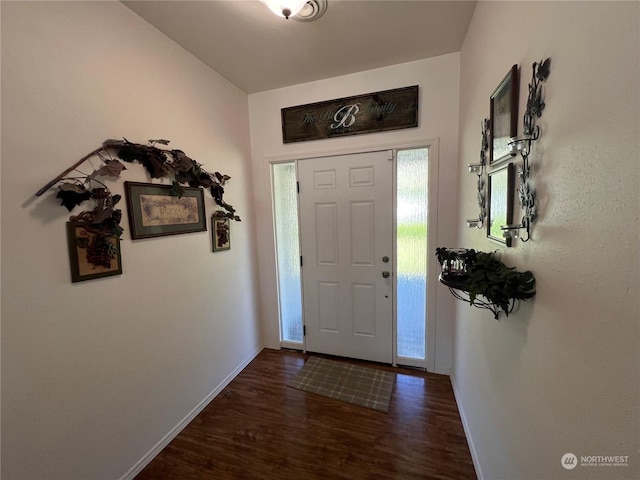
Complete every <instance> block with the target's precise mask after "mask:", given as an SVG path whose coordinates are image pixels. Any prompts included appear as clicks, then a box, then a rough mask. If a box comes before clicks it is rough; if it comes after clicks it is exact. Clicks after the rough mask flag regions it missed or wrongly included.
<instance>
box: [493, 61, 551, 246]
mask: <svg viewBox="0 0 640 480" xmlns="http://www.w3.org/2000/svg"><path fill="white" fill-rule="evenodd" d="M550 67H551V58H547V59H546V60H544V61H540V62H534V63H533V66H532V70H533V72H532V74H531V83H529V97H528V98H527V110H526V112H525V113H524V118H523V135H522V136H521V137H516V136H514V137H512V138H511V139H510V140H509V148H510V150H511V152H513V153H514V154H516V153H520V156H521V157H522V165H521V166H520V168H519V170H518V177H519V179H520V185H519V186H518V198H519V202H520V207H521V209H522V211H523V216H522V220H521V222H520V224H519V225H504V226H503V227H502V230H503V234H504V236H505V237H507V238H515V237H518V236H520V240H521V241H523V242H527V241H529V239H530V238H531V224H532V223H533V222H535V221H536V218H537V217H538V214H537V211H536V202H535V199H536V195H535V190H534V188H533V186H532V185H531V180H530V175H531V167H530V165H529V154H530V153H531V145H532V142H534V141H535V140H538V138H540V127H539V126H538V125H536V119H537V118H540V117H541V116H542V111H543V110H544V107H545V102H544V99H543V91H542V85H543V83H544V82H545V81H546V80H547V77H548V76H549V70H550ZM520 230H524V231H525V235H519V231H520Z"/></svg>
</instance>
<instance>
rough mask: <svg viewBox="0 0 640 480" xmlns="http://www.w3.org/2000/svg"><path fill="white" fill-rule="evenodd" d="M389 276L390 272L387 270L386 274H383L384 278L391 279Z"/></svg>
mask: <svg viewBox="0 0 640 480" xmlns="http://www.w3.org/2000/svg"><path fill="white" fill-rule="evenodd" d="M389 275H391V274H390V273H389V270H385V271H384V272H382V278H389Z"/></svg>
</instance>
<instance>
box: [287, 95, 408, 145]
mask: <svg viewBox="0 0 640 480" xmlns="http://www.w3.org/2000/svg"><path fill="white" fill-rule="evenodd" d="M417 126H418V85H414V86H411V87H403V88H396V89H393V90H385V91H382V92H375V93H368V94H365V95H356V96H353V97H346V98H338V99H336V100H328V101H325V102H317V103H309V104H306V105H298V106H296V107H288V108H283V109H282V141H283V143H293V142H304V141H307V140H318V139H321V138H332V137H340V136H344V135H358V134H362V133H372V132H382V131H386V130H398V129H401V128H411V127H417Z"/></svg>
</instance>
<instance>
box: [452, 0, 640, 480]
mask: <svg viewBox="0 0 640 480" xmlns="http://www.w3.org/2000/svg"><path fill="white" fill-rule="evenodd" d="M639 20H640V12H639V4H638V2H626V3H613V2H531V3H530V2H479V3H478V6H477V9H476V11H475V15H474V17H473V20H472V22H471V26H470V29H469V32H468V34H467V37H466V39H465V42H464V46H463V48H462V51H461V87H460V92H461V95H460V158H459V170H458V171H459V172H460V173H459V179H458V182H459V186H460V194H459V196H460V202H459V211H458V226H459V235H458V238H459V242H458V243H459V244H461V245H463V246H465V247H470V248H476V249H480V250H484V251H492V250H495V249H498V250H501V252H502V254H503V259H504V260H505V263H507V264H508V265H510V266H516V267H518V268H519V269H520V270H526V269H530V270H532V271H533V272H534V274H535V276H536V280H537V295H536V297H535V298H534V300H533V301H530V302H525V303H523V304H522V306H521V308H520V310H519V311H518V312H517V313H516V314H514V315H512V316H509V318H504V317H501V318H500V320H499V321H496V320H494V319H493V317H492V315H491V314H490V313H489V312H487V311H480V310H477V309H474V308H470V307H469V306H468V305H464V304H459V305H458V308H457V309H456V310H457V315H456V322H455V326H456V328H455V357H454V368H453V372H452V378H453V380H454V384H455V388H456V393H457V397H458V400H459V403H460V407H461V412H462V414H463V416H464V419H465V422H466V427H467V432H468V434H469V440H470V442H471V444H472V448H473V449H474V453H475V458H476V461H477V462H478V463H477V466H478V467H479V470H480V472H479V473H481V475H482V477H483V478H485V479H492V480H494V479H514V478H518V479H541V478H556V479H570V478H606V479H612V478H616V479H622V478H640V469H639V464H640V455H639V450H638V449H639V442H638V435H639V431H640V430H639V429H638V425H639V420H640V418H639V415H638V409H639V405H640V398H639V389H638V381H639V373H640V372H639V368H638V367H639V362H638V345H639V338H638V325H639V318H640V314H639V303H638V302H639V301H638V294H639V293H640V284H639V279H638V272H639V256H638V247H639V245H638V243H639V224H638V212H639V191H640V190H639V185H638V171H639V169H638V151H639V127H640V119H639V106H640V95H639V83H638V78H640V77H639V73H640V72H639V68H638V63H639V56H640V55H639V54H640V38H639V33H638V30H639ZM546 57H551V59H552V63H551V74H550V76H549V79H548V81H547V83H546V86H545V87H544V88H545V91H546V103H547V106H546V109H545V111H544V113H543V115H542V117H541V119H540V120H539V125H540V126H541V128H542V135H541V138H540V140H539V141H538V142H537V143H536V144H535V146H534V147H533V153H532V155H531V157H530V158H531V161H532V164H533V166H534V173H533V178H534V181H535V185H536V188H537V195H538V197H537V198H538V208H539V213H540V218H539V219H538V221H537V222H536V223H535V225H534V227H533V232H532V240H531V241H530V242H528V243H521V242H516V244H515V247H513V248H511V249H501V248H499V245H498V244H496V243H492V242H490V241H489V240H487V239H486V238H484V234H483V232H480V231H478V230H475V229H474V230H469V229H467V228H466V227H464V219H465V218H469V217H472V216H474V215H475V214H476V212H477V211H478V207H477V203H476V194H475V187H476V185H475V176H474V175H469V174H465V172H464V168H463V166H464V165H465V164H466V163H469V162H470V161H472V160H474V159H476V160H477V159H479V150H480V140H481V139H480V132H479V125H480V122H481V121H482V119H483V118H485V117H488V116H489V95H490V94H491V92H492V91H493V90H494V88H495V87H496V86H497V85H498V83H499V82H500V80H501V79H502V77H503V76H504V75H505V74H506V73H507V71H508V69H509V68H510V66H511V65H512V64H514V63H517V64H519V65H520V67H521V77H522V78H521V82H520V91H521V93H520V112H521V114H522V113H523V112H524V109H525V100H526V96H527V85H528V83H529V81H530V79H531V65H532V63H533V62H534V61H539V60H542V59H544V58H546ZM519 129H520V131H521V129H522V121H521V120H520V125H519ZM517 218H519V217H517ZM565 453H573V454H575V455H577V456H578V462H580V461H581V456H589V455H626V456H629V462H630V466H629V467H586V466H585V467H582V466H578V467H577V468H575V469H574V470H571V471H569V470H565V469H563V468H562V467H561V464H560V458H561V456H562V455H563V454H565Z"/></svg>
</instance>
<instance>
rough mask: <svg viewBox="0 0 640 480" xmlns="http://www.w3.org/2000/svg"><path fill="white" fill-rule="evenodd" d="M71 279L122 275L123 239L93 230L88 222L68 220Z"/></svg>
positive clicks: (81, 279) (77, 280) (78, 280)
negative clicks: (85, 223)
mask: <svg viewBox="0 0 640 480" xmlns="http://www.w3.org/2000/svg"><path fill="white" fill-rule="evenodd" d="M67 240H68V243H69V260H70V265H71V281H72V282H74V283H75V282H84V281H85V280H93V279H94V278H101V277H109V276H111V275H121V274H122V258H121V255H120V239H118V237H114V236H112V235H104V234H103V233H99V232H96V231H94V230H92V229H91V228H90V227H89V226H88V225H80V224H77V223H74V222H67Z"/></svg>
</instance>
